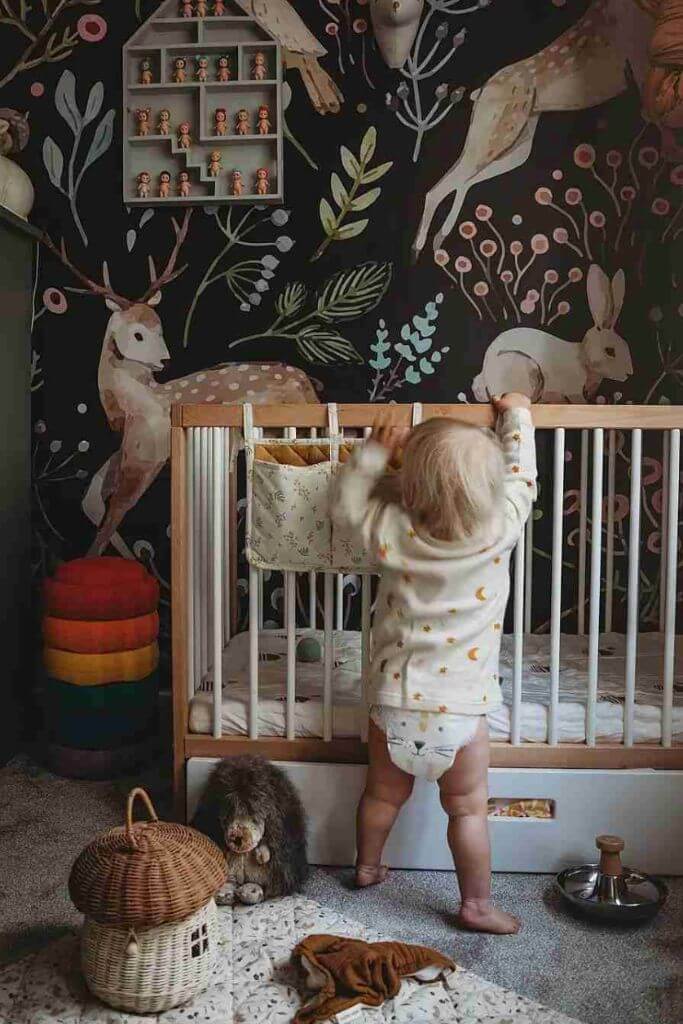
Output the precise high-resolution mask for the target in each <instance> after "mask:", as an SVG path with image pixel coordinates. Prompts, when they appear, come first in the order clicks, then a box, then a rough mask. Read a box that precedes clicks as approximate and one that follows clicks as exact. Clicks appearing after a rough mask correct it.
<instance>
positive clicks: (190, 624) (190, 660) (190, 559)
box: [171, 427, 196, 700]
mask: <svg viewBox="0 0 683 1024" xmlns="http://www.w3.org/2000/svg"><path fill="white" fill-rule="evenodd" d="M195 432H196V428H195V427H190V428H189V430H188V431H187V433H186V434H185V452H186V458H187V523H186V530H187V633H186V637H185V649H186V658H187V663H186V664H187V697H188V700H192V698H193V697H194V694H195V680H196V676H195V663H194V595H195V586H194V566H195V552H194V476H195V461H194V434H195ZM171 540H173V538H171Z"/></svg>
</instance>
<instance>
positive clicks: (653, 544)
mask: <svg viewBox="0 0 683 1024" xmlns="http://www.w3.org/2000/svg"><path fill="white" fill-rule="evenodd" d="M647 550H648V551H651V552H652V554H653V555H659V554H661V550H662V535H661V533H660V532H659V530H654V531H653V532H652V533H651V534H650V535H649V536H648V538H647Z"/></svg>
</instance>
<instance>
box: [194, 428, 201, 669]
mask: <svg viewBox="0 0 683 1024" xmlns="http://www.w3.org/2000/svg"><path fill="white" fill-rule="evenodd" d="M192 452H193V455H192V478H193V479H192V493H193V497H192V501H193V503H194V510H193V517H192V550H193V552H194V557H193V560H194V571H193V573H192V594H193V597H192V605H193V614H192V619H193V629H192V645H193V652H194V678H195V680H196V682H197V685H199V684H200V683H201V681H202V660H201V659H202V642H201V633H202V608H201V600H202V548H201V534H202V530H201V522H202V486H201V479H202V449H201V427H193V428H192Z"/></svg>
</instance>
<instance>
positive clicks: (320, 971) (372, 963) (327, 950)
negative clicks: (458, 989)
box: [292, 935, 455, 1024]
mask: <svg viewBox="0 0 683 1024" xmlns="http://www.w3.org/2000/svg"><path fill="white" fill-rule="evenodd" d="M292 958H293V960H294V961H295V963H297V964H298V965H299V966H303V961H304V960H305V961H306V963H307V965H310V966H308V967H307V969H308V973H309V978H310V974H311V970H312V971H313V972H314V973H315V983H316V987H317V984H318V983H319V984H320V990H319V991H318V992H317V993H316V994H315V995H313V996H312V998H311V999H310V1000H309V1001H308V1002H307V1003H306V1004H305V1005H304V1006H302V1007H301V1009H300V1010H299V1012H298V1013H297V1015H296V1017H295V1018H294V1022H293V1024H317V1022H320V1021H325V1020H329V1019H330V1018H331V1017H333V1016H334V1015H335V1014H337V1013H340V1012H341V1011H342V1010H346V1009H348V1008H349V1007H351V1006H356V1005H357V1004H362V1005H364V1006H381V1005H382V1003H384V1002H386V1000H387V999H393V997H394V996H395V995H396V994H397V993H398V991H399V989H400V988H401V982H402V981H403V979H404V978H407V977H409V976H411V975H414V974H417V973H418V972H419V971H423V970H425V968H436V969H437V971H438V972H439V973H440V974H441V973H447V972H450V971H452V970H453V969H454V968H455V964H454V963H453V961H452V960H450V959H449V958H448V957H447V956H443V954H441V953H437V952H436V950H433V949H429V948H428V947H427V946H411V945H407V944H406V943H404V942H363V941H362V939H349V938H344V937H341V936H338V935H308V936H307V937H306V938H305V939H304V940H303V942H300V943H299V945H298V946H297V947H296V949H295V950H294V952H293V954H292ZM434 980H436V978H435V979H434ZM309 987H310V985H309Z"/></svg>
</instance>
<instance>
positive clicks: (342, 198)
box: [330, 173, 349, 208]
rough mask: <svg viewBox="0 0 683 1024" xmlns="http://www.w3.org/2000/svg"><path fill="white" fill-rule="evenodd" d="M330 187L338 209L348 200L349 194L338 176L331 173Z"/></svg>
mask: <svg viewBox="0 0 683 1024" xmlns="http://www.w3.org/2000/svg"><path fill="white" fill-rule="evenodd" d="M330 187H331V189H332V198H333V199H334V201H335V203H336V204H337V206H339V207H340V208H341V207H343V206H344V205H345V204H346V203H347V202H348V200H349V193H348V192H347V191H346V189H345V188H344V186H343V184H342V180H341V178H340V177H339V175H338V174H335V173H333V174H332V176H331V177H330Z"/></svg>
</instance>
